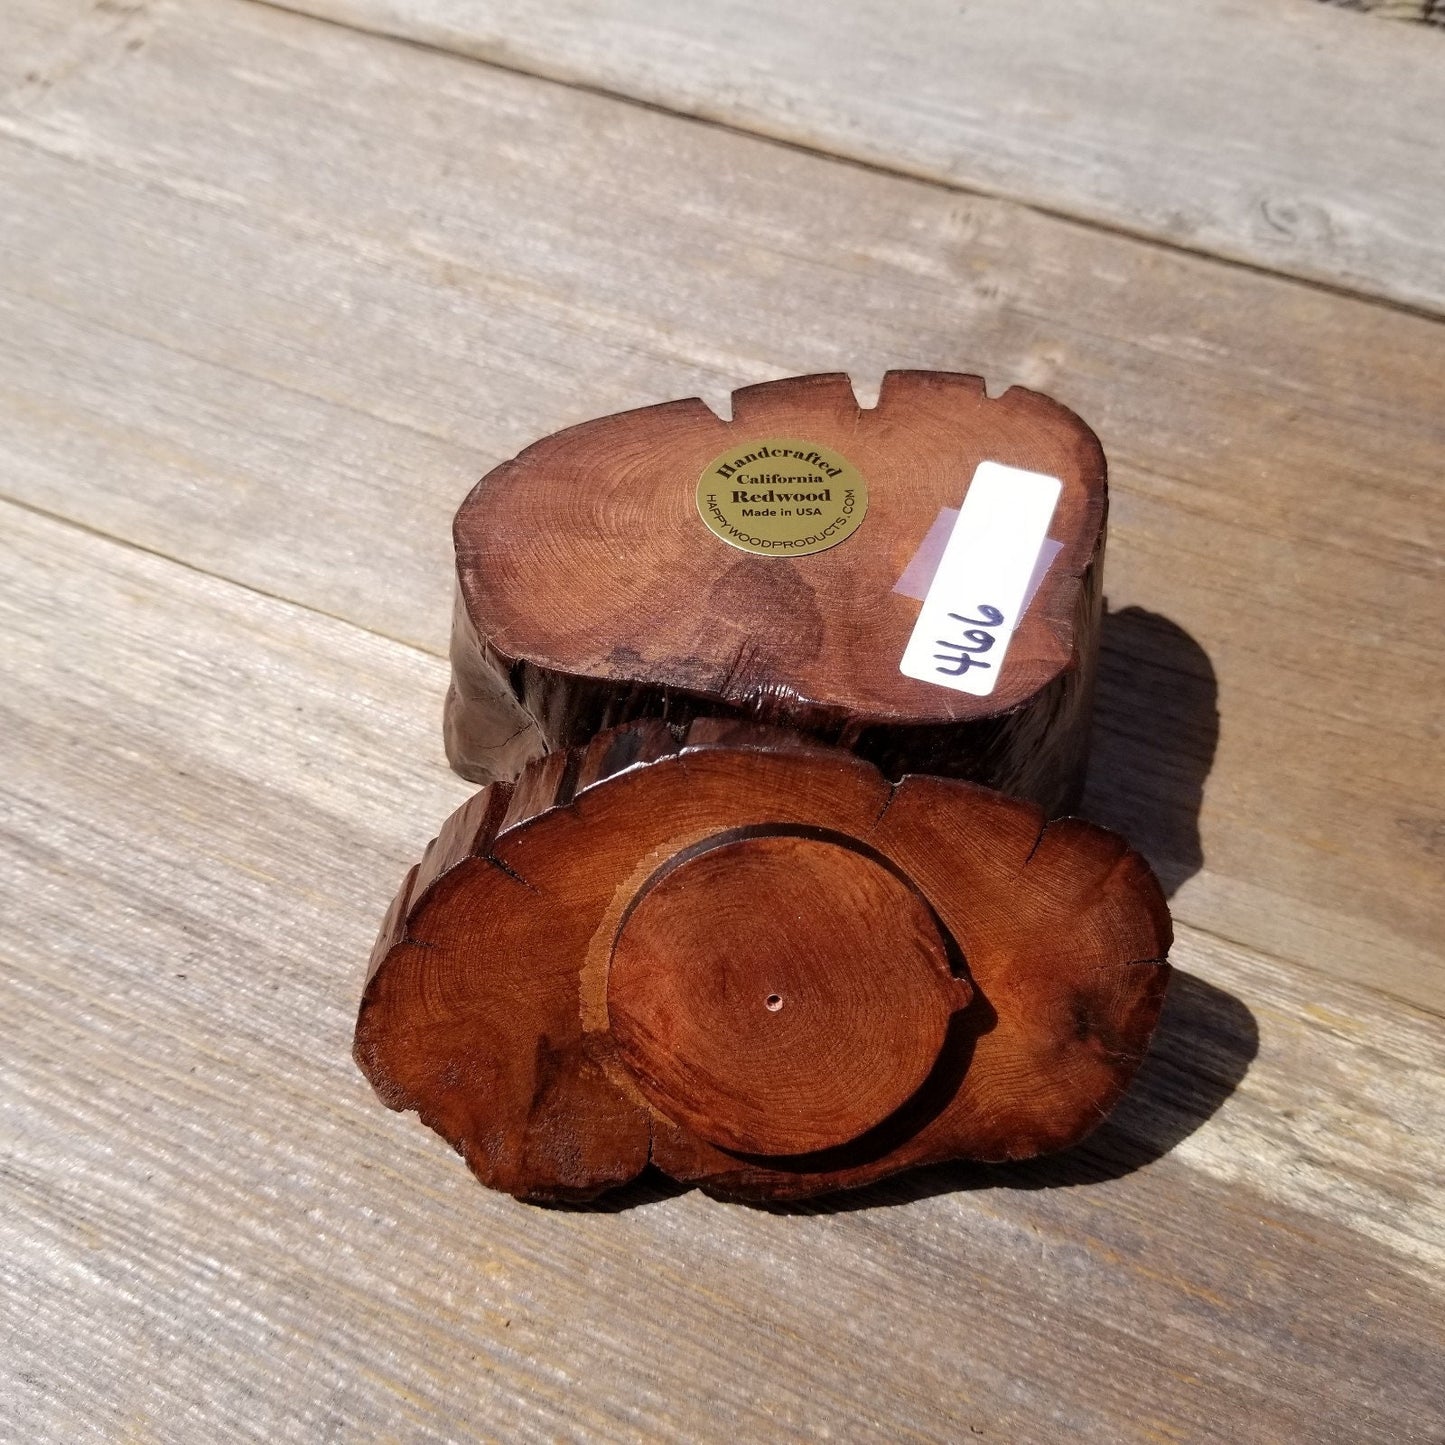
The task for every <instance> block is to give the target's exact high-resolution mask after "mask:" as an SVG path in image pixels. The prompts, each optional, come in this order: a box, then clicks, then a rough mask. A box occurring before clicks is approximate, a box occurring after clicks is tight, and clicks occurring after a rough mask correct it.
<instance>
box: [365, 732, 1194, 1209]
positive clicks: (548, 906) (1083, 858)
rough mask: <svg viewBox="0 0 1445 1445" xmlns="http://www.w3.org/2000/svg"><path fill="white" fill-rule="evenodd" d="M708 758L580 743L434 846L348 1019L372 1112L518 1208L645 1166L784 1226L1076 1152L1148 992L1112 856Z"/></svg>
mask: <svg viewBox="0 0 1445 1445" xmlns="http://www.w3.org/2000/svg"><path fill="white" fill-rule="evenodd" d="M721 731H723V732H725V733H726V737H722V736H719V732H720V729H719V728H718V726H717V724H716V722H715V721H714V720H713V719H707V718H704V719H701V720H699V721H698V722H695V723H693V724H692V725H691V726H690V727H689V728H688V729H687V730H686V732H685V733H684V734H683V736H682V737H681V738H680V739H678V740H674V738H673V735H672V733H671V732H670V731H669V730H668V728H667V726H666V725H664V724H663V723H661V722H659V721H657V720H655V719H650V718H649V719H644V720H643V721H641V722H638V723H634V724H631V725H629V726H628V727H627V728H625V729H623V730H614V731H613V732H611V733H602V734H599V735H598V736H597V737H595V738H593V739H592V741H591V742H590V743H588V745H587V747H586V748H585V749H576V750H573V751H572V752H571V753H570V754H569V753H567V752H565V751H560V752H554V753H551V754H549V755H547V756H546V757H543V758H538V759H536V760H534V761H533V762H532V763H530V764H529V765H528V767H527V768H526V770H525V771H524V772H523V773H522V775H521V777H520V778H519V779H518V780H517V783H516V785H515V787H513V786H512V785H510V784H508V783H502V782H498V783H494V784H492V785H491V786H490V787H489V788H487V789H486V790H485V791H484V792H482V793H479V794H478V795H477V796H476V797H474V798H471V799H469V800H468V801H467V802H466V803H465V804H463V806H462V807H461V808H460V809H458V810H457V812H456V813H454V814H453V815H452V816H451V817H450V818H449V819H448V820H447V821H446V822H445V823H444V824H443V825H442V828H441V831H440V833H439V834H438V836H437V838H436V839H435V840H434V841H433V842H432V843H431V844H429V845H428V847H427V850H426V852H425V853H424V854H423V856H422V860H421V862H420V863H419V864H418V865H417V866H416V867H414V868H412V869H411V870H410V871H409V872H408V873H407V875H406V877H405V879H404V880H403V882H402V885H401V889H400V891H399V892H398V894H397V896H396V899H395V900H394V902H393V903H392V905H391V907H390V908H389V909H388V910H387V913H386V917H385V919H384V921H383V923H382V927H381V933H380V936H379V938H378V939H377V942H376V945H375V947H374V948H373V949H372V954H371V970H370V973H369V974H368V977H367V982H366V989H365V992H364V994H363V996H362V999H361V1006H360V1010H359V1014H358V1018H357V1025H356V1042H355V1047H354V1053H355V1057H356V1062H357V1064H358V1065H359V1066H360V1068H361V1070H362V1072H363V1073H364V1074H365V1075H366V1076H367V1078H368V1079H369V1080H370V1081H371V1083H372V1085H373V1087H374V1088H375V1089H376V1092H377V1094H378V1095H379V1096H380V1098H381V1099H382V1101H383V1102H384V1103H386V1104H387V1105H388V1106H390V1107H391V1108H393V1109H402V1110H411V1111H414V1112H416V1114H417V1115H418V1116H419V1117H420V1119H421V1120H422V1122H423V1123H425V1124H427V1125H428V1126H430V1127H431V1128H433V1129H435V1130H436V1131H437V1132H438V1133H439V1134H441V1135H442V1137H443V1138H445V1139H446V1140H447V1141H448V1143H450V1144H451V1145H452V1146H453V1147H454V1148H455V1149H456V1150H457V1151H458V1152H459V1153H460V1154H461V1155H462V1156H463V1157H464V1158H465V1159H466V1161H467V1164H468V1165H469V1166H470V1168H471V1169H472V1171H473V1173H475V1174H476V1175H477V1177H478V1178H479V1179H480V1180H481V1181H482V1182H483V1183H484V1184H487V1185H490V1186H491V1187H493V1188H496V1189H504V1190H506V1191H507V1192H508V1193H510V1194H515V1195H516V1196H517V1197H518V1198H522V1199H529V1200H541V1201H552V1200H559V1199H567V1200H577V1199H589V1198H592V1197H594V1196H596V1195H598V1194H600V1193H602V1192H603V1191H604V1190H607V1189H612V1188H615V1187H616V1186H618V1185H620V1184H624V1183H627V1182H629V1181H631V1180H632V1179H635V1178H636V1177H637V1175H638V1174H640V1173H641V1171H642V1170H643V1168H644V1167H645V1166H646V1165H647V1163H648V1162H649V1160H650V1161H651V1162H652V1163H654V1164H656V1165H657V1166H658V1167H659V1168H660V1169H661V1170H663V1171H664V1172H665V1173H666V1174H667V1175H669V1176H670V1177H671V1178H673V1179H678V1180H683V1181H685V1182H688V1183H697V1184H701V1185H703V1186H704V1187H705V1188H707V1189H708V1190H709V1191H710V1192H712V1193H715V1194H718V1195H722V1196H725V1197H731V1198H749V1199H766V1200H779V1199H801V1198H805V1197H809V1196H812V1195H816V1194H820V1193H826V1192H829V1191H836V1190H838V1189H845V1188H846V1189H856V1188H858V1187H860V1186H862V1185H865V1184H870V1183H873V1182H875V1181H877V1180H879V1179H883V1178H886V1177H889V1176H890V1175H893V1174H896V1173H898V1172H900V1171H901V1170H904V1169H909V1168H916V1167H918V1166H920V1165H922V1164H930V1163H940V1162H944V1161H947V1160H952V1159H976V1160H989V1161H1001V1160H1006V1159H1007V1160H1018V1159H1024V1158H1031V1157H1033V1156H1035V1155H1037V1154H1042V1153H1048V1152H1057V1151H1059V1150H1062V1149H1065V1148H1067V1147H1069V1146H1070V1145H1073V1144H1076V1143H1078V1142H1079V1140H1080V1139H1082V1138H1083V1137H1084V1136H1085V1135H1086V1134H1087V1133H1088V1132H1089V1131H1090V1130H1091V1129H1093V1128H1095V1127H1097V1125H1098V1124H1099V1123H1100V1121H1101V1120H1103V1119H1104V1118H1106V1117H1107V1115H1108V1112H1109V1110H1110V1109H1111V1108H1113V1107H1114V1105H1115V1104H1116V1103H1117V1102H1118V1100H1119V1098H1120V1097H1121V1096H1122V1094H1123V1093H1124V1091H1125V1089H1126V1088H1127V1087H1128V1084H1129V1081H1130V1080H1131V1079H1132V1078H1133V1076H1134V1074H1135V1072H1136V1071H1137V1069H1138V1067H1139V1064H1140V1061H1141V1060H1142V1059H1143V1057H1144V1055H1145V1053H1146V1052H1147V1049H1148V1044H1149V1038H1150V1035H1151V1034H1152V1032H1153V1030H1154V1026H1155V1023H1156V1022H1157V1020H1158V1017H1159V1009H1160V1005H1161V1003H1162V1001H1163V997H1164V991H1165V987H1166V983H1167V980H1168V976H1169V970H1168V967H1167V966H1166V964H1165V958H1166V955H1167V954H1168V951H1169V944H1170V938H1171V930H1170V922H1169V912H1168V909H1167V908H1166V907H1165V904H1164V899H1163V896H1162V894H1161V892H1160V889H1159V885H1158V883H1157V882H1156V880H1155V879H1154V878H1153V876H1152V875H1151V874H1150V872H1149V869H1148V867H1147V866H1146V865H1145V864H1144V862H1143V860H1142V859H1141V858H1140V857H1139V855H1138V854H1137V853H1135V852H1133V851H1132V850H1131V849H1130V848H1129V846H1128V845H1127V844H1126V843H1125V842H1124V840H1123V839H1121V838H1119V837H1118V836H1117V835H1116V834H1112V833H1108V832H1106V831H1105V830H1103V829H1101V828H1098V827H1095V826H1094V825H1092V824H1089V823H1085V822H1082V821H1080V820H1079V819H1077V818H1064V819H1057V820H1055V821H1053V822H1048V821H1047V819H1046V817H1045V814H1044V812H1043V810H1042V809H1041V808H1039V807H1037V806H1035V805H1033V804H1030V803H1025V802H1021V801H1019V800H1018V799H1016V798H1011V797H1007V796H1006V795H1004V794H1002V793H999V792H996V791H994V790H992V789H988V788H981V787H978V786H977V785H975V784H971V783H965V782H960V781H958V780H957V779H944V778H932V777H922V776H908V777H905V778H903V779H902V780H901V781H899V782H897V783H889V782H888V781H887V779H885V778H884V777H883V776H882V775H881V774H880V773H879V772H878V770H877V769H876V768H874V767H872V766H870V765H869V764H867V763H865V762H863V761H862V760H861V759H859V758H857V757H855V756H854V755H853V754H851V753H848V752H845V751H843V750H841V749H838V748H824V747H817V746H808V745H805V744H803V743H801V742H800V740H799V739H797V738H796V737H791V738H789V739H788V740H787V742H786V743H784V744H783V745H782V746H777V745H776V743H775V738H776V736H777V731H776V730H772V729H750V728H748V727H747V726H745V725H742V724H738V723H732V722H728V723H724V724H723V728H722V730H721ZM644 754H647V755H648V756H647V757H646V758H645V759H644V756H643V755H644ZM609 764H610V766H609ZM584 776H585V777H587V778H588V779H590V781H589V782H587V783H585V784H583V785H582V786H579V785H578V779H580V778H583V777H584ZM728 1151H731V1152H728ZM755 1156H756V1157H755Z"/></svg>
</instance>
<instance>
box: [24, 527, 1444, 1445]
mask: <svg viewBox="0 0 1445 1445" xmlns="http://www.w3.org/2000/svg"><path fill="white" fill-rule="evenodd" d="M0 548H3V560H0V626H3V629H4V635H5V636H6V638H7V645H6V647H5V648H4V649H3V650H0V672H3V677H4V688H3V690H0V714H3V716H0V736H3V737H4V739H5V750H6V755H7V760H8V764H9V765H8V766H7V767H6V769H5V770H4V771H3V774H0V806H3V810H4V830H3V835H0V849H3V852H0V859H3V863H0V866H3V869H4V877H5V884H6V890H5V896H6V898H7V902H9V901H10V900H13V906H9V908H8V912H7V916H6V928H5V930H4V933H3V935H0V956H3V960H4V966H3V969H0V994H3V1007H0V1032H3V1036H4V1041H3V1042H4V1046H3V1049H0V1093H3V1110H4V1118H5V1142H4V1169H3V1173H0V1191H3V1196H4V1205H3V1208H0V1331H3V1339H4V1342H5V1348H4V1350H3V1352H0V1396H3V1398H4V1399H5V1401H6V1420H7V1426H8V1428H10V1429H11V1430H13V1432H14V1434H15V1436H16V1438H17V1439H23V1440H26V1441H35V1442H38V1445H39V1442H43V1445H48V1442H61V1441H63V1442H66V1445H69V1442H72V1441H76V1440H89V1439H96V1440H116V1439H137V1440H146V1441H155V1442H162V1445H169V1442H191V1441H194V1440H195V1439H197V1438H198V1437H200V1438H205V1439H207V1440H215V1441H221V1442H229V1441H233V1440H234V1441H241V1440H255V1439H267V1440H274V1441H283V1442H288V1441H298V1442H312V1441H316V1440H351V1439H378V1440H386V1439H404V1440H409V1441H412V1440H414V1441H431V1440H436V1441H443V1440H449V1439H456V1438H459V1437H461V1438H469V1437H472V1436H480V1437H486V1438H493V1437H499V1438H506V1439H515V1440H520V1441H543V1440H552V1439H557V1438H567V1439H588V1440H607V1441H611V1440H619V1441H621V1440H638V1439H646V1440H663V1441H679V1442H682V1441H699V1442H707V1441H713V1440H719V1441H722V1440H737V1439H768V1440H816V1439H821V1438H824V1437H826V1436H828V1435H830V1434H831V1436H832V1438H835V1439H836V1438H842V1439H849V1440H860V1441H872V1440H878V1441H885V1440H886V1441H897V1440H919V1441H925V1440H940V1439H943V1440H955V1439H970V1438H973V1437H975V1436H981V1438H983V1439H986V1440H987V1439H995V1440H1001V1441H1009V1442H1024V1445H1027V1442H1034V1441H1037V1442H1054V1441H1057V1439H1058V1438H1059V1433H1060V1430H1061V1429H1065V1430H1067V1431H1068V1432H1069V1433H1070V1434H1072V1435H1074V1436H1076V1437H1078V1438H1083V1439H1092V1440H1099V1441H1111V1442H1112V1441H1135V1440H1139V1441H1158V1440H1159V1439H1161V1438H1162V1439H1179V1438H1183V1439H1199V1440H1205V1439H1219V1440H1230V1441H1268V1440H1279V1439H1301V1438H1307V1439H1310V1440H1313V1441H1326V1442H1333V1441H1340V1442H1345V1441H1357V1440H1360V1439H1370V1440H1391V1441H1402V1442H1428V1441H1432V1440H1434V1439H1436V1438H1438V1436H1439V1434H1440V1432H1441V1430H1442V1428H1445V1413H1442V1400H1445V1391H1442V1390H1441V1388H1440V1386H1441V1383H1442V1381H1441V1360H1442V1358H1445V1350H1442V1345H1445V1338H1442V1331H1445V1303H1442V1296H1441V1280H1442V1278H1445V1217H1442V1211H1445V1188H1442V1183H1445V1181H1442V1178H1441V1166H1440V1158H1439V1150H1438V1146H1437V1143H1436V1141H1437V1140H1438V1139H1439V1138H1440V1137H1441V1133H1442V1130H1445V1087H1442V1082H1441V1081H1442V1078H1445V1031H1442V1027H1441V1024H1440V1022H1439V1021H1438V1020H1435V1019H1431V1018H1427V1017H1424V1016H1421V1015H1419V1014H1417V1013H1414V1012H1412V1011H1411V1010H1409V1009H1407V1008H1404V1007H1402V1006H1399V1005H1395V1004H1390V1003H1388V1002H1385V1001H1382V1000H1381V999H1380V998H1379V997H1378V995H1376V994H1373V993H1372V992H1370V991H1368V990H1365V989H1361V988H1357V987H1352V986H1348V985H1341V984H1337V983H1333V982H1331V981H1328V980H1325V979H1312V980H1311V979H1307V978H1305V977H1304V976H1302V975H1301V973H1300V972H1299V971H1298V970H1296V969H1292V968H1289V967H1285V966H1281V965H1280V964H1278V963H1275V962H1273V961H1271V960H1269V959H1268V958H1266V957H1264V956H1261V955H1258V954H1253V953H1250V952H1248V951H1246V950H1242V949H1239V948H1234V947H1231V946H1228V945H1225V944H1221V943H1220V942H1218V941H1217V940H1214V939H1211V938H1209V937H1208V936H1206V935H1203V934H1200V933H1198V932H1196V931H1194V930H1191V929H1184V930H1182V931H1181V938H1180V940H1179V942H1178V944H1177V946H1176V949H1175V955H1174V956H1175V958H1176V961H1177V962H1178V963H1179V964H1180V965H1181V971H1180V972H1179V973H1177V974H1176V979H1175V985H1174V987H1173V989H1172V991H1171V999H1170V1002H1169V1004H1168V1006H1167V1007H1166V1009H1165V1014H1164V1018H1163V1021H1162V1023H1161V1035H1160V1043H1159V1047H1158V1049H1157V1051H1156V1053H1155V1054H1154V1055H1153V1056H1151V1058H1150V1060H1148V1061H1146V1064H1145V1067H1144V1069H1143V1071H1142V1072H1141V1074H1140V1076H1139V1079H1138V1081H1137V1083H1136V1087H1135V1091H1134V1093H1133V1094H1131V1096H1130V1098H1129V1100H1128V1101H1126V1103H1125V1104H1124V1105H1123V1106H1122V1108H1121V1110H1120V1111H1119V1112H1118V1113H1117V1114H1116V1115H1115V1117H1114V1119H1113V1120H1112V1121H1111V1123H1110V1124H1108V1125H1106V1126H1104V1128H1103V1129H1101V1130H1100V1131H1099V1133H1097V1134H1096V1135H1094V1136H1093V1139H1092V1141H1091V1143H1090V1144H1088V1145H1087V1146H1085V1148H1084V1149H1083V1150H1082V1151H1081V1152H1079V1153H1077V1154H1075V1155H1071V1156H1068V1157H1066V1158H1065V1159H1064V1160H1061V1161H1056V1162H1054V1163H1052V1164H1049V1165H1030V1166H1020V1167H1017V1168H1015V1169H1012V1170H1010V1169H995V1170H984V1171H976V1170H963V1169H952V1170H946V1171H943V1172H940V1173H938V1174H935V1175H933V1176H929V1177H926V1178H925V1179H923V1180H920V1181H916V1182H915V1184H914V1185H911V1186H905V1185H904V1184H902V1183H898V1184H894V1185H890V1186H885V1187H880V1188H879V1189H877V1190H875V1191H872V1192H870V1193H869V1194H868V1195H866V1196H865V1197H864V1198H863V1199H862V1200H861V1201H860V1203H862V1204H864V1205H867V1206H869V1207H864V1208H860V1209H856V1210H848V1211H843V1212H811V1213H804V1214H802V1215H797V1216H793V1215H775V1214H772V1213H767V1212H760V1211H756V1210H750V1209H746V1208H740V1207H737V1206H725V1205H721V1204H717V1203H714V1202H712V1201H710V1200H708V1199H707V1198H706V1197H704V1196H703V1195H701V1194H699V1193H696V1192H691V1193H687V1194H683V1195H680V1196H676V1197H666V1195H665V1194H664V1193H662V1192H660V1191H641V1192H638V1193H636V1194H635V1195H634V1196H633V1197H632V1198H631V1199H630V1200H628V1201H625V1202H627V1203H629V1204H631V1206H632V1207H631V1208H627V1209H624V1210H622V1211H621V1212H618V1213H615V1214H598V1213H580V1214H579V1213H573V1212H566V1211H545V1210H537V1209H535V1208H527V1207H524V1206H520V1205H517V1204H514V1203H513V1202H512V1201H510V1200H508V1199H506V1198H504V1197H502V1196H488V1195H486V1194H484V1193H483V1192H482V1191H480V1190H478V1189H477V1188H476V1187H475V1186H474V1185H473V1184H472V1183H471V1181H470V1180H468V1179H467V1178H466V1177H465V1174H464V1173H463V1171H461V1170H460V1169H458V1168H457V1166H456V1162H455V1161H454V1160H451V1159H449V1158H448V1156H447V1154H446V1152H445V1149H444V1147H443V1146H442V1145H441V1144H440V1143H439V1142H438V1141H436V1140H435V1139H434V1138H433V1137H432V1136H430V1135H429V1134H428V1133H427V1132H426V1131H425V1130H424V1129H422V1128H421V1127H420V1126H418V1125H417V1124H416V1122H415V1121H414V1120H410V1119H404V1118H402V1117H400V1116H395V1115H389V1114H387V1113H386V1112H385V1111H384V1110H380V1109H378V1108H377V1106H376V1102H375V1100H374V1099H373V1098H372V1096H371V1094H370V1092H369V1091H368V1090H367V1089H366V1087H365V1085H364V1083H363V1082H362V1080H361V1079H360V1077H359V1076H358V1075H357V1074H356V1072H355V1070H354V1068H353V1067H352V1065H351V1062H350V1060H349V1058H348V1056H347V1054H348V1047H349V1042H350V1032H351V1024H352V1010H353V1005H354V1000H355V996H356V989H357V986H358V982H359V980H358V977H357V973H356V969H355V963H356V959H357V958H358V957H360V956H361V955H362V954H364V951H365V948H366V946H367V943H368V941H369V936H370V932H371V929H372V927H373V925H374V918H375V914H374V909H375V906H376V903H377V900H378V899H379V898H381V897H382V896H384V893H385V890H386V889H387V888H389V887H390V886H391V885H392V883H393V882H394V880H395V878H396V877H397V876H399V874H400V872H401V870H402V867H403V865H404V862H405V860H406V858H407V856H408V855H409V854H413V851H414V850H415V849H416V848H418V847H419V846H420V844H421V842H422V839H423V837H424V831H423V830H424V828H425V824H424V821H423V820H425V819H427V818H428V817H434V816H437V815H438V814H439V813H441V812H443V811H445V809H446V808H447V807H449V806H451V804H452V803H454V802H456V801H459V800H460V797H461V796H462V795H463V794H464V792H465V788H464V785H462V784H459V783H458V782H457V780H456V779H455V778H453V777H452V776H451V775H450V774H449V772H448V771H447V770H446V767H445V763H444V761H443V759H442V757H441V754H440V749H439V745H438V742H437V737H436V729H435V717H434V713H433V709H432V707H431V705H430V699H433V698H435V697H436V696H437V695H438V694H439V691H440V689H441V687H442V685H443V683H444V680H445V667H444V664H442V663H441V662H440V661H438V660H436V659H433V658H429V657H426V656H422V655H420V654H419V653H417V652H416V651H414V650H412V649H409V648H407V647H404V646H401V645H398V644H395V643H390V642H386V641H384V640H381V639H378V638H376V637H374V636H368V635H366V634H364V633H362V632H360V631H358V630H357V629H355V628H354V627H350V626H346V625H343V624H340V623H337V622H334V621H332V620H329V619H326V618H322V617H318V616H316V615H314V614H313V613H309V612H307V611H305V610H302V609H299V608H296V607H293V606H288V605H285V604H282V603H279V602H276V601H272V600H269V599H266V598H261V597H257V596H256V595H254V594H253V593H249V592H247V591H244V590H242V589H240V588H237V587H234V586H231V585H228V584H226V583H223V582H220V581H218V580H216V579H213V578H209V577H205V576H203V575H200V574H198V573H196V572H194V571H192V570H190V569H186V568H183V567H180V566H177V565H175V564H172V563H169V562H165V561H162V560H159V559H156V558H154V557H148V556H146V555H144V554H142V553H140V552H138V551H136V550H135V549H133V548H126V547H122V546H118V545H116V544H114V543H111V542H107V541H104V540H102V539H99V538H97V537H95V536H93V535H89V534H86V533H84V532H81V531H78V530H77V529H75V528H72V527H69V526H66V525H61V524H58V523H55V522H52V521H48V520H45V519H42V518H38V517H35V516H32V515H29V514H27V513H25V512H24V511H22V510H20V509H17V508H14V507H9V506H7V507H3V508H0ZM338 756H341V757H344V758H345V759H346V763H347V766H346V767H344V768H343V767H339V766H338V764H337V759H338ZM1236 1086H1237V1087H1236ZM1166 1151H1167V1152H1166Z"/></svg>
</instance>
